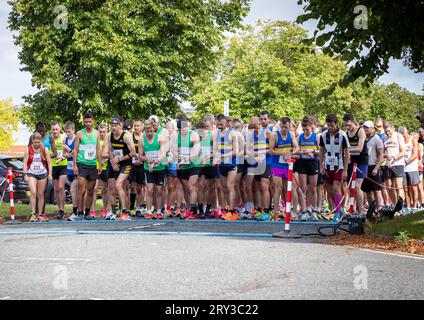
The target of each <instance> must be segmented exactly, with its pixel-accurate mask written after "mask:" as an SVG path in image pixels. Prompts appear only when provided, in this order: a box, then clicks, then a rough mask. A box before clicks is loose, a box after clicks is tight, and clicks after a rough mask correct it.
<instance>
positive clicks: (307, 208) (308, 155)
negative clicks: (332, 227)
mask: <svg viewBox="0 0 424 320" xmlns="http://www.w3.org/2000/svg"><path fill="white" fill-rule="evenodd" d="M302 130H303V133H301V134H300V135H299V138H298V143H299V150H300V151H299V154H300V159H299V160H298V161H297V166H296V170H297V172H298V174H299V184H300V190H301V191H302V196H301V197H300V204H301V210H302V216H301V219H302V221H306V220H308V219H309V215H312V216H313V218H315V214H316V212H317V207H318V206H317V205H318V204H317V182H318V172H319V161H318V145H319V134H317V133H314V132H313V131H312V121H311V120H310V119H309V117H308V116H306V117H304V118H303V120H302ZM308 182H309V184H308ZM308 189H309V192H308ZM307 194H308V195H309V196H308V197H307V198H306V195H307ZM307 200H309V201H307ZM314 212H315V214H313V213H314Z"/></svg>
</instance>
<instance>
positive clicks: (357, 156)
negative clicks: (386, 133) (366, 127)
mask: <svg viewBox="0 0 424 320" xmlns="http://www.w3.org/2000/svg"><path fill="white" fill-rule="evenodd" d="M360 129H361V128H359V129H358V130H357V131H356V133H355V135H354V136H353V137H350V136H349V133H348V135H347V137H348V139H349V144H350V146H351V147H357V146H358V144H359V130H360ZM350 162H351V163H356V164H357V165H358V166H362V165H368V147H367V140H366V139H365V142H364V147H363V148H362V150H361V152H351V154H350Z"/></svg>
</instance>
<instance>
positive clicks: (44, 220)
mask: <svg viewBox="0 0 424 320" xmlns="http://www.w3.org/2000/svg"><path fill="white" fill-rule="evenodd" d="M48 221H49V219H48V218H47V216H46V214H45V213H42V214H41V215H40V216H39V217H38V222H48Z"/></svg>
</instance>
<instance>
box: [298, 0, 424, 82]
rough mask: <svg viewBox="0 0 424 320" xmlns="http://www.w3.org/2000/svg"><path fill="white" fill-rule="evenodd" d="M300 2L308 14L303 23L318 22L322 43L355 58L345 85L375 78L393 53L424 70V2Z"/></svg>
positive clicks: (318, 39)
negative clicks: (360, 79) (357, 80)
mask: <svg viewBox="0 0 424 320" xmlns="http://www.w3.org/2000/svg"><path fill="white" fill-rule="evenodd" d="M298 4H299V5H303V9H304V11H305V13H304V14H302V15H300V16H299V17H298V19H297V22H300V23H303V22H306V21H309V20H316V21H318V23H317V30H316V32H315V35H314V37H313V40H314V41H316V43H317V45H319V46H323V51H324V52H325V53H329V54H330V53H331V54H336V55H338V56H340V58H341V59H342V60H343V61H346V62H348V63H352V67H351V68H350V70H349V73H348V74H347V75H346V76H345V77H344V79H343V83H344V84H345V85H348V84H349V83H350V82H352V81H353V80H355V79H358V78H360V77H363V78H364V79H365V80H366V82H367V83H372V82H373V81H374V80H375V79H377V78H378V77H379V76H381V75H383V74H384V73H386V72H387V70H388V65H389V61H390V59H391V58H394V59H403V61H404V64H405V65H407V66H408V67H409V68H410V69H412V70H414V71H416V72H423V71H424V41H423V40H424V1H422V0H405V1H375V0H361V1H358V0H343V1H327V0H298ZM359 5H360V6H362V7H358V10H357V11H356V13H355V7H357V6H359ZM365 8H366V11H365Z"/></svg>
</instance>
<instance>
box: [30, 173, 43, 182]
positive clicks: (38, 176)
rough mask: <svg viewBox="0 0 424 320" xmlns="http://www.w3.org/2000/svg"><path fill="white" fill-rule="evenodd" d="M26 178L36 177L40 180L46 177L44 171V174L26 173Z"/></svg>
mask: <svg viewBox="0 0 424 320" xmlns="http://www.w3.org/2000/svg"><path fill="white" fill-rule="evenodd" d="M28 178H35V179H37V180H38V181H40V180H44V179H47V173H44V174H37V175H35V174H32V173H28Z"/></svg>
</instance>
